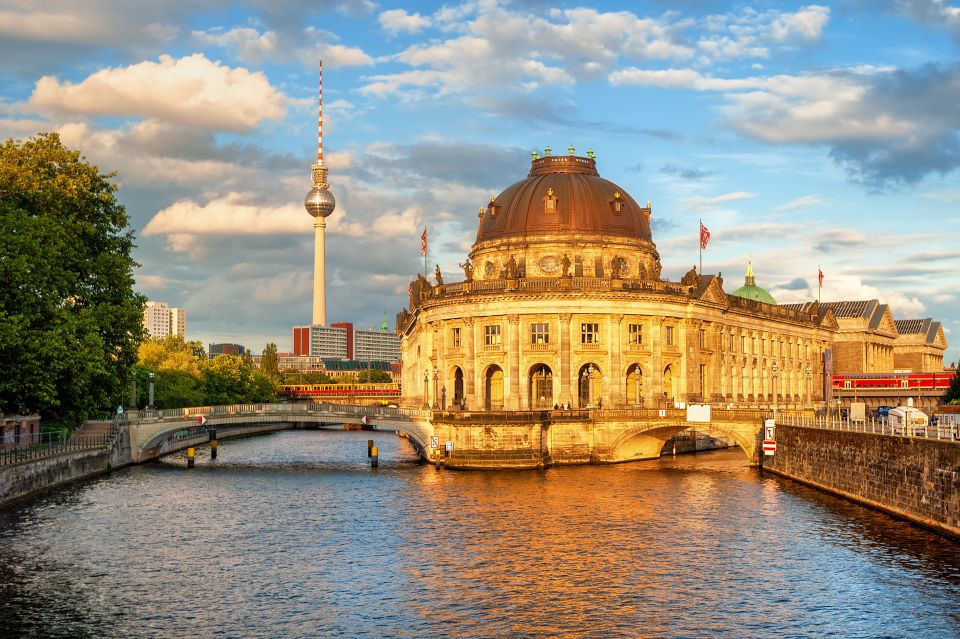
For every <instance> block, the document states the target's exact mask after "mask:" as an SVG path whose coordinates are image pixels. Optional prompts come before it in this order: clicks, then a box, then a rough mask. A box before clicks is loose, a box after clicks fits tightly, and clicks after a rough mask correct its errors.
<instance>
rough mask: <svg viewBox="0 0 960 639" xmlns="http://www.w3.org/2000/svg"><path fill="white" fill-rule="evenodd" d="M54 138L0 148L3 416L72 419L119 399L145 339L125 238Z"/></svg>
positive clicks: (82, 164) (121, 218) (100, 182)
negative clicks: (30, 415)
mask: <svg viewBox="0 0 960 639" xmlns="http://www.w3.org/2000/svg"><path fill="white" fill-rule="evenodd" d="M112 177H113V174H102V173H101V172H100V170H99V169H98V168H97V167H96V166H94V165H92V164H90V163H89V162H87V161H86V160H85V159H83V157H81V155H80V153H79V152H77V151H71V150H70V149H67V148H65V147H64V146H63V145H62V144H61V143H60V138H59V136H57V135H56V134H53V133H49V134H43V135H39V136H37V137H34V138H30V139H29V140H26V141H25V142H15V141H14V140H7V141H6V143H4V144H3V145H2V146H0V282H2V283H3V284H2V286H0V411H2V412H10V413H28V412H33V411H39V412H40V413H41V414H43V415H44V417H47V418H51V417H52V418H54V419H62V420H66V421H69V422H72V423H79V422H80V421H82V420H83V419H85V418H86V417H87V416H88V415H89V414H91V413H92V412H94V411H95V410H97V409H98V408H100V409H104V408H108V407H113V406H114V405H116V404H117V403H125V401H124V399H123V398H124V397H125V396H126V388H127V384H128V382H129V379H130V374H131V367H132V366H133V365H134V364H135V363H136V361H137V346H138V344H139V343H140V341H141V340H142V339H143V327H142V318H143V304H144V301H145V298H144V297H143V296H141V295H139V294H137V293H135V292H134V290H133V283H134V282H133V268H134V267H135V266H137V264H136V263H135V262H134V261H133V259H132V258H131V256H130V253H131V250H132V249H133V239H134V238H133V232H132V231H131V230H129V229H128V228H127V224H128V218H127V214H126V210H125V209H124V207H123V205H122V204H120V203H119V202H118V201H117V199H116V188H117V187H116V186H115V185H114V184H112V183H111V181H110V179H111V178H112Z"/></svg>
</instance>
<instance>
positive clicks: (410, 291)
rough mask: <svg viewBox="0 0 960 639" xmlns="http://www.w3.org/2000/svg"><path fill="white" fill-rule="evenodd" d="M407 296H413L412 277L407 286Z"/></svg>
mask: <svg viewBox="0 0 960 639" xmlns="http://www.w3.org/2000/svg"><path fill="white" fill-rule="evenodd" d="M407 295H413V275H411V276H410V285H409V286H407Z"/></svg>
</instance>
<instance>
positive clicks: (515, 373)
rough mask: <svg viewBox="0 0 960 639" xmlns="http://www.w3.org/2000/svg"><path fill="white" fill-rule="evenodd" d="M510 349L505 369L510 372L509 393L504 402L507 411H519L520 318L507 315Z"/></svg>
mask: <svg viewBox="0 0 960 639" xmlns="http://www.w3.org/2000/svg"><path fill="white" fill-rule="evenodd" d="M507 326H508V328H507V330H508V332H509V333H508V334H509V339H510V348H509V350H508V351H507V362H509V363H508V364H507V368H508V369H509V371H510V373H509V374H510V380H509V381H510V393H509V395H508V396H507V398H506V401H504V407H505V408H506V409H507V410H520V316H519V315H507Z"/></svg>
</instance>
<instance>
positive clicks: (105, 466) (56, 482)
mask: <svg viewBox="0 0 960 639" xmlns="http://www.w3.org/2000/svg"><path fill="white" fill-rule="evenodd" d="M129 463H130V455H129V452H128V451H127V450H125V449H124V447H121V448H120V449H119V450H109V449H104V448H94V449H87V450H74V451H69V452H65V453H61V454H59V455H53V456H51V457H46V458H44V459H35V460H32V461H26V462H23V463H20V464H10V465H8V466H3V467H2V468H0V506H3V505H6V504H8V503H10V502H14V501H18V500H21V499H26V498H28V497H31V496H33V495H37V494H39V493H42V492H44V491H46V490H50V489H52V488H57V487H59V486H63V485H65V484H69V483H71V482H74V481H78V480H80V479H84V478H87V477H94V476H96V475H100V474H103V473H105V472H108V471H109V470H110V469H111V468H119V467H121V466H125V465H127V464H129Z"/></svg>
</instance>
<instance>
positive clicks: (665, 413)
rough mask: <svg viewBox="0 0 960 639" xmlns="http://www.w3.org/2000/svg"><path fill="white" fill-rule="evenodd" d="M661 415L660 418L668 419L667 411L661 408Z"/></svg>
mask: <svg viewBox="0 0 960 639" xmlns="http://www.w3.org/2000/svg"><path fill="white" fill-rule="evenodd" d="M659 415H660V417H666V416H667V411H666V410H664V409H662V408H661V409H660V413H659Z"/></svg>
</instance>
